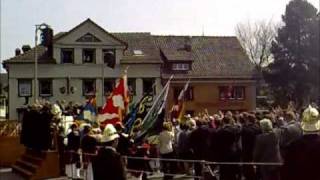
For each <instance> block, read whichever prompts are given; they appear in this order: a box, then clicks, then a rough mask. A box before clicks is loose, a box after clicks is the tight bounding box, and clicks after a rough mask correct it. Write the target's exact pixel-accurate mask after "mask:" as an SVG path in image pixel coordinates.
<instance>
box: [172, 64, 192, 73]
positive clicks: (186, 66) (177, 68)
mask: <svg viewBox="0 0 320 180" xmlns="http://www.w3.org/2000/svg"><path fill="white" fill-rule="evenodd" d="M172 70H175V71H187V70H189V64H186V63H184V64H182V63H178V64H172Z"/></svg>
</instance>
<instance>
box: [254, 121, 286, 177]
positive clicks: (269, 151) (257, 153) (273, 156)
mask: <svg viewBox="0 0 320 180" xmlns="http://www.w3.org/2000/svg"><path fill="white" fill-rule="evenodd" d="M260 128H261V131H262V134H260V135H258V136H257V138H256V142H255V147H254V152H253V161H254V162H267V163H268V162H269V163H280V162H281V156H280V146H279V135H278V134H276V132H275V131H274V130H273V126H272V122H271V120H269V119H263V120H261V121H260ZM259 169H260V173H261V177H262V180H279V178H280V176H279V175H280V174H279V172H280V171H279V170H280V168H279V166H277V165H274V166H273V165H264V166H260V168H259Z"/></svg>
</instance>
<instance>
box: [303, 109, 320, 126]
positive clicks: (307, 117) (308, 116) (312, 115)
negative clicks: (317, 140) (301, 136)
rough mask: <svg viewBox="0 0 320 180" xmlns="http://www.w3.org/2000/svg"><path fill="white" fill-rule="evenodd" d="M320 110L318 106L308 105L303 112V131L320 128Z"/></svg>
mask: <svg viewBox="0 0 320 180" xmlns="http://www.w3.org/2000/svg"><path fill="white" fill-rule="evenodd" d="M318 116H319V112H318V110H317V109H316V108H313V107H311V106H310V105H309V106H308V108H307V109H305V110H304V111H303V113H302V122H301V127H302V129H303V131H307V132H313V131H319V130H320V121H319V119H318Z"/></svg>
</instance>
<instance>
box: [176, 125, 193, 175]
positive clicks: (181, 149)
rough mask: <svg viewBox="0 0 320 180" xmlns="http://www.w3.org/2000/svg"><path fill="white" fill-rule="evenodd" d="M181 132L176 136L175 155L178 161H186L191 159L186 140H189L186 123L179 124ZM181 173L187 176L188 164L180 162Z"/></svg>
mask: <svg viewBox="0 0 320 180" xmlns="http://www.w3.org/2000/svg"><path fill="white" fill-rule="evenodd" d="M180 129H181V132H180V133H179V136H178V142H177V153H178V157H179V159H182V160H188V159H190V158H191V151H190V149H189V147H188V144H189V143H188V138H189V134H190V131H189V127H188V126H187V124H186V122H181V123H180ZM180 165H181V169H182V172H184V173H186V174H188V173H189V163H186V162H182V163H181V164H180Z"/></svg>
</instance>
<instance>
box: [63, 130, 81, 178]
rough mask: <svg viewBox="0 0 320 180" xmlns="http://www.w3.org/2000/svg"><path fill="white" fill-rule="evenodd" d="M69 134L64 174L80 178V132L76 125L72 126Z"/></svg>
mask: <svg viewBox="0 0 320 180" xmlns="http://www.w3.org/2000/svg"><path fill="white" fill-rule="evenodd" d="M70 129H71V132H70V133H69V134H68V135H67V146H66V159H67V162H66V174H67V176H68V177H72V178H80V167H81V164H80V155H79V154H78V153H79V149H80V132H79V128H78V126H77V125H76V124H72V125H71V127H70Z"/></svg>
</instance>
